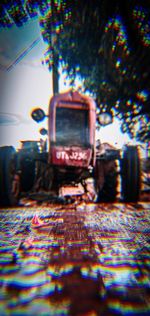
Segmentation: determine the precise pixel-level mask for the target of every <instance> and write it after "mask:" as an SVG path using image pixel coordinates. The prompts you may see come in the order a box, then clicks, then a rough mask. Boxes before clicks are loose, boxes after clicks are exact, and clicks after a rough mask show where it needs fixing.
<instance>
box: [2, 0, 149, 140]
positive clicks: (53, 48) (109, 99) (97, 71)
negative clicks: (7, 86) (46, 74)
mask: <svg viewBox="0 0 150 316" xmlns="http://www.w3.org/2000/svg"><path fill="white" fill-rule="evenodd" d="M15 3H17V5H18V6H16V5H15V6H14V1H7V0H5V1H2V5H1V11H0V25H1V26H2V27H5V26H7V27H8V26H11V25H12V23H13V22H14V23H16V25H18V26H21V25H22V24H23V23H25V22H26V20H27V19H28V18H32V17H34V16H35V15H37V14H38V16H39V23H40V27H41V33H42V36H43V38H44V40H45V41H46V42H47V44H48V48H47V52H46V55H45V56H46V57H45V59H46V63H47V64H48V67H49V69H51V68H55V71H56V72H57V70H58V65H60V64H62V66H63V69H64V70H65V71H66V72H67V74H68V76H69V78H70V79H72V80H74V79H75V76H76V75H79V76H80V77H81V79H82V82H83V87H84V91H86V90H88V91H90V93H91V94H92V95H93V97H94V98H95V99H96V101H97V107H98V110H99V111H106V110H107V111H110V110H113V112H114V114H115V115H117V116H118V117H119V118H120V119H122V121H123V124H122V130H123V131H124V132H128V133H129V134H130V136H131V137H133V136H134V137H137V138H139V139H141V140H142V141H144V140H146V139H147V138H149V127H150V126H149V116H150V111H149V101H150V84H149V82H150V66H149V65H150V31H149V26H150V15H149V13H150V9H149V8H150V1H149V0H143V1H142V0H128V1H123V2H122V1H120V0H112V1H111V2H110V1H109V0H89V1H86V0H82V1H79V0H75V1H70V0H66V1H63V0H47V1H46V0H45V1H44V0H42V1H40V0H36V1H33V0H28V1H26V4H24V1H21V0H16V1H15ZM17 8H18V9H17ZM2 16H3V18H2ZM54 61H55V62H54ZM55 65H56V66H55ZM57 75H58V74H57ZM56 77H57V76H56ZM56 77H55V78H56ZM143 117H144V121H143ZM144 122H145V123H144ZM144 124H145V126H146V128H145V131H146V132H144V133H143V134H142V133H141V129H142V128H143V125H144ZM135 126H137V128H138V129H139V130H140V133H139V132H138V131H137V132H136V131H135Z"/></svg>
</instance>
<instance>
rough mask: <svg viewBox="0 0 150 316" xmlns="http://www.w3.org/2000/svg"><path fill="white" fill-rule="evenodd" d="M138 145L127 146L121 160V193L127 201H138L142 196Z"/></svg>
mask: <svg viewBox="0 0 150 316" xmlns="http://www.w3.org/2000/svg"><path fill="white" fill-rule="evenodd" d="M140 169H141V168H140V158H139V152H138V148H137V146H127V147H126V148H125V150H124V152H123V159H122V161H121V194H122V198H123V200H124V201H125V202H137V201H138V199H139V196H140V187H141V170H140Z"/></svg>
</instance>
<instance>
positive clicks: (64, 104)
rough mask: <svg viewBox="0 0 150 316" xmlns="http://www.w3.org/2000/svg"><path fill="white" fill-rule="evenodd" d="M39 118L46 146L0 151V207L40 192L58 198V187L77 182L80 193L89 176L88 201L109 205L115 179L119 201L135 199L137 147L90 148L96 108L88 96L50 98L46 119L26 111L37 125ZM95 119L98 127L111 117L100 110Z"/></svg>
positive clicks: (26, 144)
mask: <svg viewBox="0 0 150 316" xmlns="http://www.w3.org/2000/svg"><path fill="white" fill-rule="evenodd" d="M45 117H47V119H48V131H47V146H46V143H45V142H43V143H40V142H35V141H26V142H22V149H21V150H20V151H18V152H16V151H15V150H14V148H13V147H12V146H8V147H1V148H0V190H1V192H0V198H1V205H14V204H17V202H18V200H19V198H20V197H21V195H22V194H25V193H26V194H34V192H35V193H36V194H38V192H41V190H42V191H44V192H47V193H49V194H50V193H51V194H56V195H59V193H60V191H61V188H62V187H66V188H67V186H68V187H69V186H74V187H75V186H77V185H78V184H79V183H81V184H82V186H83V188H84V191H85V192H86V190H87V179H89V178H90V179H91V178H92V179H93V182H94V187H95V196H94V197H93V199H94V200H95V201H98V202H101V201H105V202H110V201H111V202H112V201H115V199H116V196H117V193H118V192H117V190H118V179H119V175H120V179H121V181H120V182H121V199H122V200H124V201H127V202H136V201H137V200H138V199H139V195H140V182H141V175H140V174H141V172H140V158H139V151H138V148H137V146H125V147H124V148H123V150H117V149H115V148H114V147H112V146H110V145H108V144H100V143H99V144H98V145H97V144H96V140H95V131H96V119H97V118H96V104H95V102H94V100H93V99H92V98H90V97H88V96H84V95H82V94H80V93H79V92H77V91H75V92H72V91H69V92H67V93H64V94H58V95H56V96H53V97H52V99H51V100H50V105H49V111H48V115H45V113H44V111H43V110H42V109H40V108H38V109H35V110H33V112H32V118H33V119H34V120H35V121H37V122H40V121H42V120H43V119H45ZM98 120H99V122H100V124H101V125H103V126H104V125H106V124H107V123H110V121H111V120H112V117H111V116H110V115H109V114H108V113H106V112H103V113H101V114H100V115H99V117H98ZM41 134H44V129H43V130H41ZM47 147H48V148H47ZM117 161H118V162H119V163H118V162H117Z"/></svg>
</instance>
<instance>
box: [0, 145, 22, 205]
mask: <svg viewBox="0 0 150 316" xmlns="http://www.w3.org/2000/svg"><path fill="white" fill-rule="evenodd" d="M16 177H17V175H16V163H15V149H14V148H13V147H12V146H5V147H1V148H0V205H1V206H14V205H17V203H18V199H19V190H18V187H16V185H17V182H16Z"/></svg>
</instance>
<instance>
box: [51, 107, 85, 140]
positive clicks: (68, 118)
mask: <svg viewBox="0 0 150 316" xmlns="http://www.w3.org/2000/svg"><path fill="white" fill-rule="evenodd" d="M56 142H57V143H58V144H61V145H67V146H68V145H76V146H81V145H82V146H86V145H88V144H89V128H88V111H87V110H85V109H72V108H63V107H61V108H57V109H56Z"/></svg>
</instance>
